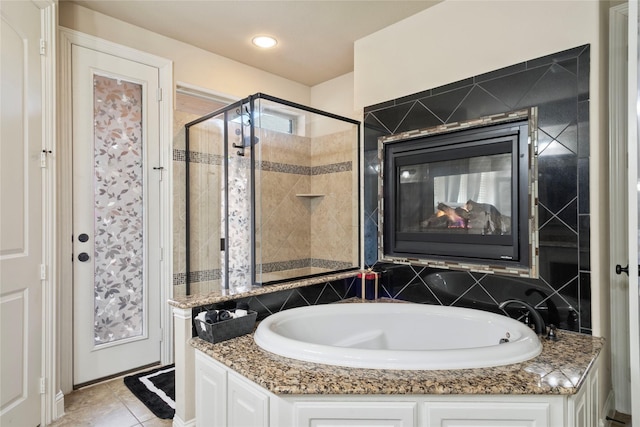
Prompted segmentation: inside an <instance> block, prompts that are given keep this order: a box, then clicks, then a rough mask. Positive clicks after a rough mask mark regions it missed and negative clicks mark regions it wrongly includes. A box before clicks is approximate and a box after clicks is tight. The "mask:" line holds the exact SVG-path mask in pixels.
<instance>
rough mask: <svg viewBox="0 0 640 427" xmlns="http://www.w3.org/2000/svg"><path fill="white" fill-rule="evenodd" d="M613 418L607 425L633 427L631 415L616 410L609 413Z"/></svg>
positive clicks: (610, 426)
mask: <svg viewBox="0 0 640 427" xmlns="http://www.w3.org/2000/svg"><path fill="white" fill-rule="evenodd" d="M609 416H610V417H611V418H613V420H611V421H609V422H607V424H606V427H631V415H627V414H623V413H621V412H614V413H613V414H610V415H609Z"/></svg>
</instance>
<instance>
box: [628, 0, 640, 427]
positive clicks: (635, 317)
mask: <svg viewBox="0 0 640 427" xmlns="http://www.w3.org/2000/svg"><path fill="white" fill-rule="evenodd" d="M638 20H639V15H638V2H637V1H631V2H629V27H628V31H629V38H628V49H629V54H628V58H629V63H628V67H629V68H628V87H629V91H628V93H629V99H628V116H627V120H628V144H629V145H628V148H627V149H628V153H629V181H628V182H629V192H628V194H629V230H636V231H635V232H632V233H629V236H630V237H631V238H630V239H629V240H630V241H629V344H630V357H629V359H630V366H631V369H630V373H631V416H632V418H634V419H640V286H638V274H639V272H638V266H639V265H640V250H639V246H640V228H639V227H640V175H639V174H638V165H640V147H639V145H640V140H639V139H638V136H639V132H638V130H639V126H640V116H639V107H640V104H639V103H640V93H639V92H638V90H639V89H640V74H639V73H640V63H639V62H640V42H639V40H638V39H639V34H638V27H639V25H638Z"/></svg>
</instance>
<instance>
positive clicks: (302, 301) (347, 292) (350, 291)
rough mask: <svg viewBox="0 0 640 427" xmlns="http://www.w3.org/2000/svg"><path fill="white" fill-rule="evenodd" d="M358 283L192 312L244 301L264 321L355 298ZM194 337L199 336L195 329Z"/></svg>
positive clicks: (276, 294)
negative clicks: (282, 313) (286, 312)
mask: <svg viewBox="0 0 640 427" xmlns="http://www.w3.org/2000/svg"><path fill="white" fill-rule="evenodd" d="M356 282H357V283H358V284H360V283H361V282H360V281H359V279H356V278H355V277H354V278H351V279H344V280H336V281H333V282H327V283H320V284H317V285H312V286H306V287H302V288H296V289H290V290H284V291H278V292H273V293H269V294H263V295H257V296H253V297H248V298H241V299H238V300H234V301H229V302H226V303H220V304H214V305H210V306H203V307H197V308H194V309H193V310H192V314H193V317H194V318H195V316H196V315H197V314H198V313H199V312H201V311H203V310H212V309H231V308H235V306H236V303H237V302H240V301H243V302H246V303H248V304H249V308H250V309H251V310H253V311H256V312H258V320H262V319H264V318H265V317H267V316H269V315H270V314H274V313H277V312H279V311H282V310H286V309H289V308H295V307H304V306H307V305H319V304H329V303H332V302H337V301H340V300H343V299H346V298H351V297H354V296H355V295H356ZM193 336H197V333H196V332H195V328H194V331H193Z"/></svg>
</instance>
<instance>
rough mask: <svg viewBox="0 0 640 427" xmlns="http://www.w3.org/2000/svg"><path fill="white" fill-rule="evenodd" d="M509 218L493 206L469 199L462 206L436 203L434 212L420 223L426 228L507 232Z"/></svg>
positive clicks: (484, 232) (486, 232)
mask: <svg viewBox="0 0 640 427" xmlns="http://www.w3.org/2000/svg"><path fill="white" fill-rule="evenodd" d="M510 222H511V221H510V218H509V217H508V216H504V215H502V214H500V212H499V211H498V210H497V209H496V208H495V206H493V205H490V204H486V203H477V202H475V201H473V200H469V201H468V202H467V203H466V204H465V205H464V206H458V207H452V206H450V205H448V204H446V203H442V202H440V203H438V205H437V210H436V211H435V212H434V214H433V215H432V216H431V217H430V218H429V219H427V220H426V221H424V222H423V223H422V226H423V227H424V228H426V229H464V230H470V229H472V228H473V229H477V230H478V232H480V233H482V234H508V233H509V232H510V228H511V227H510V225H511V224H510Z"/></svg>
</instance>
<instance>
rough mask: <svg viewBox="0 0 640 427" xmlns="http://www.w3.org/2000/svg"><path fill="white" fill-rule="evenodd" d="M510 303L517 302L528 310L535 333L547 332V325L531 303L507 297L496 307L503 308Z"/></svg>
mask: <svg viewBox="0 0 640 427" xmlns="http://www.w3.org/2000/svg"><path fill="white" fill-rule="evenodd" d="M510 304H519V305H521V306H523V307H524V308H525V309H526V310H527V311H528V312H529V314H531V317H532V318H533V325H534V328H535V329H534V330H535V331H536V334H538V335H542V334H545V333H546V332H547V325H545V323H544V319H543V318H542V316H541V315H540V313H538V311H537V310H536V309H535V308H533V306H532V305H531V304H529V303H526V302H524V301H520V300H519V299H508V300H506V301H503V302H502V303H501V304H500V305H499V306H498V307H499V308H500V309H501V310H504V308H505V307H506V306H508V305H510Z"/></svg>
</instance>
